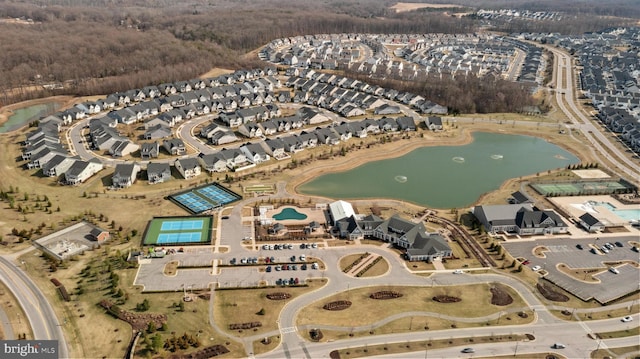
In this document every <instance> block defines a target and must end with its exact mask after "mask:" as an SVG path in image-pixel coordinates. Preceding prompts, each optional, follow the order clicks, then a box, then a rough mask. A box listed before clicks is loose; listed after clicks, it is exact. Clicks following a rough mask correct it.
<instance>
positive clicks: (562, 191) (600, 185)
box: [531, 181, 633, 196]
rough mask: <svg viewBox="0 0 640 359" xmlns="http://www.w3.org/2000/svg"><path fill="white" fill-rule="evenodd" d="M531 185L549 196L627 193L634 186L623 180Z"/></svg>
mask: <svg viewBox="0 0 640 359" xmlns="http://www.w3.org/2000/svg"><path fill="white" fill-rule="evenodd" d="M531 187H533V189H535V190H536V191H537V192H538V193H540V194H542V195H544V196H549V195H555V196H569V195H585V194H612V193H625V192H627V191H629V190H633V187H632V186H630V185H628V184H627V183H626V181H625V182H623V181H576V182H562V183H534V184H531Z"/></svg>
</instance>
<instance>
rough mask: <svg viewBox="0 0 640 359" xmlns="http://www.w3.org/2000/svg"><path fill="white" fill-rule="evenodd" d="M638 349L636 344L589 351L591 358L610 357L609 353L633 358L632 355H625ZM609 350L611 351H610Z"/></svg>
mask: <svg viewBox="0 0 640 359" xmlns="http://www.w3.org/2000/svg"><path fill="white" fill-rule="evenodd" d="M637 351H638V346H637V345H634V346H630V347H620V348H608V349H598V350H594V351H592V352H591V358H593V359H601V358H605V357H610V356H611V353H613V354H615V355H617V356H618V357H623V358H627V357H628V358H635V357H634V356H627V355H628V354H631V353H635V352H637ZM610 352H611V353H610Z"/></svg>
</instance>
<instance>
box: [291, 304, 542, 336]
mask: <svg viewBox="0 0 640 359" xmlns="http://www.w3.org/2000/svg"><path fill="white" fill-rule="evenodd" d="M525 313H527V315H528V316H527V318H521V317H519V316H518V315H516V314H503V315H501V316H500V319H496V320H491V321H486V322H485V321H482V322H475V323H465V322H460V321H451V320H447V319H443V318H439V317H425V316H416V317H405V318H400V319H397V320H394V321H392V322H389V323H387V324H385V325H383V326H380V327H377V328H373V327H372V328H370V329H369V330H365V331H360V332H356V331H352V330H349V328H348V327H347V328H345V329H347V331H336V330H323V331H322V334H323V335H324V339H323V340H332V339H333V340H340V339H348V338H352V337H366V336H371V335H382V334H392V333H405V332H418V331H423V332H427V331H429V330H445V329H452V328H453V326H455V328H473V327H484V326H490V325H500V324H502V325H507V324H508V325H524V324H528V323H531V322H532V321H533V318H534V317H533V312H532V311H529V310H528V311H525ZM425 328H426V329H425ZM302 334H303V335H304V337H305V338H307V339H310V336H309V333H308V332H305V333H302Z"/></svg>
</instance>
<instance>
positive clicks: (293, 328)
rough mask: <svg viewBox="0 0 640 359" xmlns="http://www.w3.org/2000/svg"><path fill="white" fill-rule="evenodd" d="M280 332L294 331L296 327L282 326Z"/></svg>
mask: <svg viewBox="0 0 640 359" xmlns="http://www.w3.org/2000/svg"><path fill="white" fill-rule="evenodd" d="M280 332H281V333H282V334H287V333H295V332H296V327H287V328H282V329H280Z"/></svg>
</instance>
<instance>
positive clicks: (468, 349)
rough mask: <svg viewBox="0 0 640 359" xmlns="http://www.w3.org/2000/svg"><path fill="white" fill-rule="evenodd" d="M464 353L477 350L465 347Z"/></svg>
mask: <svg viewBox="0 0 640 359" xmlns="http://www.w3.org/2000/svg"><path fill="white" fill-rule="evenodd" d="M462 352H463V353H475V352H476V351H475V350H474V349H473V348H464V349H462Z"/></svg>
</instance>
